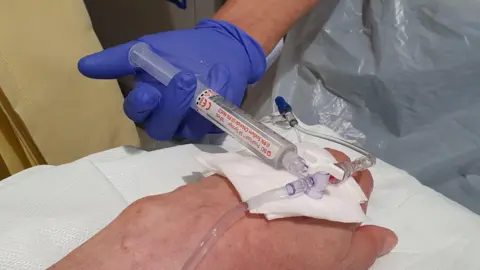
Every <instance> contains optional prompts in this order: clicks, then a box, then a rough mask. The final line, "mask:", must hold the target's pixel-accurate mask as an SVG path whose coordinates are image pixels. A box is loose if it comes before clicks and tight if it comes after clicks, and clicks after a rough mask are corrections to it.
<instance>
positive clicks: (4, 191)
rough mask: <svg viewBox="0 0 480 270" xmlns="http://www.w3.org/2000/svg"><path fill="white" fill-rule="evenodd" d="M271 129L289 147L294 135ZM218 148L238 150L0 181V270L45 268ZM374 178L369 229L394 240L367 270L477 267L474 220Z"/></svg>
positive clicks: (80, 164)
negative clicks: (396, 240)
mask: <svg viewBox="0 0 480 270" xmlns="http://www.w3.org/2000/svg"><path fill="white" fill-rule="evenodd" d="M315 129H317V130H319V131H322V132H326V133H330V134H332V132H331V131H330V130H328V129H326V128H323V127H315ZM277 131H279V132H280V133H283V134H285V135H286V136H287V137H290V138H291V139H292V140H295V135H294V134H293V133H292V132H291V131H288V132H287V131H284V130H277ZM305 140H309V141H313V142H317V143H318V144H319V145H321V146H325V147H330V148H335V149H339V150H342V151H344V152H346V153H347V154H349V155H350V156H352V157H354V156H355V155H354V153H353V152H352V151H349V150H348V149H345V148H344V147H342V146H337V145H335V144H333V143H330V142H325V141H321V140H317V139H315V138H312V137H308V136H306V137H305ZM224 149H226V150H228V151H236V150H239V149H241V146H239V145H238V144H236V143H235V142H234V141H232V140H229V139H227V140H226V141H225V142H223V143H222V148H220V147H217V146H195V145H185V146H177V147H172V148H167V149H162V150H157V151H153V152H145V151H141V150H136V149H132V148H128V147H120V148H116V149H113V150H110V151H106V152H103V153H99V154H95V155H92V156H89V157H86V158H84V159H81V160H78V161H76V162H74V163H71V164H66V165H62V166H57V167H53V166H41V167H36V168H33V169H30V170H27V171H24V172H22V173H20V174H17V175H15V176H12V177H11V178H9V179H6V180H5V181H2V182H0V269H45V268H46V267H48V266H49V265H51V264H52V263H54V262H56V261H57V260H59V259H60V258H62V257H63V256H64V255H66V254H67V253H68V252H69V251H71V250H72V249H74V248H75V247H77V246H79V245H80V244H81V243H83V242H84V241H86V240H87V239H88V238H89V237H91V236H92V235H93V234H95V233H96V232H98V231H99V230H100V229H101V228H103V227H104V226H105V225H107V224H108V223H109V222H110V221H111V220H112V219H113V218H115V216H117V215H118V214H119V213H120V212H121V211H122V210H123V209H124V208H125V207H127V206H128V205H129V204H130V203H131V202H133V201H135V200H137V199H139V198H141V197H144V196H147V195H154V194H161V193H166V192H169V191H172V190H174V189H175V188H177V187H179V186H181V185H184V184H185V183H188V182H191V181H195V180H197V179H199V178H200V177H201V175H202V174H201V172H202V171H203V168H202V166H201V165H200V164H198V163H197V161H196V160H195V158H194V157H195V155H196V154H199V153H201V152H202V151H209V152H221V151H225V150H224ZM172 157H174V158H172ZM179 161H181V162H179ZM372 174H373V176H374V179H375V189H374V192H373V194H372V197H371V199H370V203H369V210H368V213H367V214H368V216H369V218H370V220H369V221H368V223H370V224H378V225H382V226H386V227H388V228H390V229H392V230H394V231H395V232H396V233H397V234H398V236H399V239H400V240H399V244H398V246H397V247H396V248H395V250H394V251H393V252H392V253H391V254H389V255H387V256H384V257H382V258H381V259H379V260H378V261H377V263H376V264H375V265H374V266H373V267H372V269H374V270H379V269H381V270H387V269H388V270H396V269H413V270H416V269H418V270H433V269H435V270H437V269H440V270H443V269H445V270H447V269H462V270H470V269H472V270H473V269H480V260H479V259H478V255H477V254H478V253H479V252H480V216H478V215H476V214H474V213H472V212H471V211H469V210H467V209H466V208H464V207H462V206H461V205H459V204H457V203H455V202H453V201H451V200H449V199H447V198H446V197H444V196H443V195H441V194H439V193H437V192H435V191H433V190H431V189H429V188H427V187H425V186H423V185H421V184H420V183H419V182H418V181H417V180H416V179H415V178H413V177H412V176H410V175H408V174H407V173H405V172H403V171H401V170H398V169H396V168H394V167H392V166H390V165H388V164H386V163H384V162H381V161H380V162H378V164H377V166H376V167H375V168H373V169H372Z"/></svg>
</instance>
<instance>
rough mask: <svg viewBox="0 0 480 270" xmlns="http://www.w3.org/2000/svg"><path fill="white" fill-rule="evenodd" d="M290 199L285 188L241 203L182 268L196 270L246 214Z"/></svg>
mask: <svg viewBox="0 0 480 270" xmlns="http://www.w3.org/2000/svg"><path fill="white" fill-rule="evenodd" d="M286 197H289V194H288V192H287V190H286V188H285V187H280V188H275V189H272V190H269V191H266V192H264V193H262V194H260V195H257V196H255V197H253V198H251V199H249V200H248V201H246V202H241V203H239V204H237V205H236V206H235V207H233V208H232V209H230V210H229V211H227V212H226V213H225V214H223V215H222V216H221V217H220V219H219V220H218V221H217V222H216V223H215V225H213V227H212V228H211V229H210V230H209V231H208V233H207V234H205V236H204V237H203V238H202V240H201V241H200V244H199V245H198V246H197V247H196V248H195V249H194V251H193V252H192V254H191V255H190V257H189V258H188V259H187V261H186V262H185V264H184V265H183V267H182V270H195V269H196V268H197V266H198V264H199V263H200V262H201V261H202V259H203V258H204V257H205V255H206V254H207V253H208V251H209V250H210V249H211V248H212V247H213V246H214V245H215V243H216V242H217V241H218V239H219V238H220V237H221V236H222V235H223V234H225V232H227V231H228V229H230V227H232V226H233V225H234V224H235V223H237V222H238V221H239V220H240V219H242V218H243V217H245V212H246V211H248V210H249V209H250V210H251V209H255V208H257V207H259V206H261V205H263V204H264V203H267V202H270V201H274V200H279V199H282V198H286Z"/></svg>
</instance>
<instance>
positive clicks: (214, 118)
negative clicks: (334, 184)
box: [128, 42, 307, 176]
mask: <svg viewBox="0 0 480 270" xmlns="http://www.w3.org/2000/svg"><path fill="white" fill-rule="evenodd" d="M128 60H129V62H130V64H131V65H132V66H134V67H135V68H140V69H142V70H144V71H145V72H147V73H148V74H150V75H151V76H152V77H154V78H155V79H156V80H158V81H159V82H160V83H162V84H163V85H168V83H169V82H170V80H171V79H172V78H173V77H174V76H175V75H176V74H177V73H178V72H180V70H179V69H178V68H176V67H174V66H173V65H172V64H170V63H169V62H167V61H166V60H165V59H163V58H162V57H160V56H159V55H157V54H156V53H155V52H153V51H152V50H151V49H150V46H149V45H148V44H146V43H142V42H140V43H137V44H135V45H133V46H132V48H131V49H130V52H129V55H128ZM191 107H192V108H193V109H194V110H196V111H197V112H198V113H200V114H201V115H202V116H204V117H205V118H207V119H208V120H209V121H210V122H212V123H213V124H215V125H216V126H217V127H219V128H220V129H222V130H223V131H225V132H226V133H227V134H229V135H230V136H232V137H233V138H234V139H235V140H237V141H238V142H239V143H241V144H242V145H244V146H245V147H247V148H248V149H249V150H250V151H252V152H253V153H255V154H256V155H257V156H259V157H260V158H262V159H263V160H264V161H265V162H266V163H267V164H269V165H270V166H272V167H274V168H276V169H286V170H287V171H290V172H291V173H293V174H295V175H297V176H301V175H303V174H304V173H305V172H306V170H307V167H306V165H305V162H304V161H303V159H302V158H301V157H300V156H298V155H297V147H296V146H295V145H294V144H293V143H292V142H290V141H288V140H287V139H285V138H284V137H282V136H281V135H280V134H278V133H276V132H274V131H273V130H271V129H270V128H269V127H267V126H265V125H264V124H262V123H260V122H259V121H257V120H255V119H253V117H251V116H250V115H248V114H246V113H245V112H243V111H242V110H241V109H240V108H238V107H237V106H235V105H233V104H232V103H230V102H229V101H227V100H225V99H224V98H223V97H222V96H220V95H219V94H217V93H216V92H215V91H214V90H213V89H209V88H208V87H206V86H205V85H204V84H203V83H201V82H200V81H199V80H197V89H196V91H195V95H194V99H193V100H192V104H191Z"/></svg>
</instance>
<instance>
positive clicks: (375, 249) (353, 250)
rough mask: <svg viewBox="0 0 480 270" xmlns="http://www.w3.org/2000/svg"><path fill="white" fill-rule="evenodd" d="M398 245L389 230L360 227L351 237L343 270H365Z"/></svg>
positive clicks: (376, 227)
mask: <svg viewBox="0 0 480 270" xmlns="http://www.w3.org/2000/svg"><path fill="white" fill-rule="evenodd" d="M397 243H398V238H397V236H396V235H395V233H394V232H392V231H391V230H389V229H386V228H383V227H378V226H370V225H369V226H361V227H359V228H358V229H357V230H356V231H355V234H354V236H353V239H352V244H351V247H350V250H349V252H348V254H347V257H346V258H345V259H344V261H343V263H344V266H345V267H344V269H348V270H367V269H369V268H370V267H371V266H372V265H373V264H374V263H375V260H376V259H377V258H378V257H381V256H383V255H386V254H388V253H389V252H390V251H391V250H392V249H393V248H394V247H395V246H396V245H397Z"/></svg>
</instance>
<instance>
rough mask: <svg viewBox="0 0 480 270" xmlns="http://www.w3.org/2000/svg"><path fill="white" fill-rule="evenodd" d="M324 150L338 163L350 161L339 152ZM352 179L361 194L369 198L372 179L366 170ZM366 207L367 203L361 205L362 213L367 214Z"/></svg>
mask: <svg viewBox="0 0 480 270" xmlns="http://www.w3.org/2000/svg"><path fill="white" fill-rule="evenodd" d="M325 149H326V150H327V151H328V152H330V153H331V154H332V156H333V157H334V158H335V159H336V160H337V161H338V162H342V161H350V158H348V156H347V155H345V154H344V153H342V152H340V151H337V150H333V149H329V148H325ZM353 179H355V180H356V181H357V183H358V185H359V186H360V188H361V189H362V191H363V193H365V196H367V198H370V194H371V193H372V190H373V178H372V174H371V173H370V171H368V170H367V171H362V172H356V173H354V174H353ZM367 207H368V202H366V203H363V204H362V209H363V212H365V213H366V212H367Z"/></svg>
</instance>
